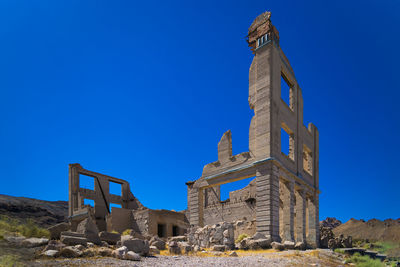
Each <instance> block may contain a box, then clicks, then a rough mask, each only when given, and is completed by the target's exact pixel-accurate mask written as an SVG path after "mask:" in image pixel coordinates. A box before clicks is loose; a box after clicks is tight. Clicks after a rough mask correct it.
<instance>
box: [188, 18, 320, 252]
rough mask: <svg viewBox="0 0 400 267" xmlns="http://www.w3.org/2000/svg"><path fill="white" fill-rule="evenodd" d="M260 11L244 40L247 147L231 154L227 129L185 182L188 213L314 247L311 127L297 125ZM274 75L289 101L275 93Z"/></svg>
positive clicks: (293, 91) (298, 98)
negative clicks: (212, 154)
mask: <svg viewBox="0 0 400 267" xmlns="http://www.w3.org/2000/svg"><path fill="white" fill-rule="evenodd" d="M270 17H271V13H270V12H265V13H263V14H261V15H260V16H258V17H257V18H256V19H255V20H254V21H253V23H252V24H251V26H250V28H249V32H248V44H249V46H250V47H251V50H252V51H253V53H254V58H253V61H252V63H251V66H250V70H249V105H250V108H251V109H252V110H254V116H253V118H252V119H251V123H250V130H249V151H248V152H244V153H240V154H237V155H232V136H231V132H230V131H228V132H226V133H224V135H223V136H222V138H221V141H220V142H219V144H218V161H216V162H212V163H210V164H207V165H205V166H204V169H203V174H202V176H201V177H200V178H199V179H198V180H196V181H192V182H188V183H187V186H188V210H187V216H188V219H189V222H190V224H191V225H193V226H203V225H206V224H213V223H217V222H219V221H218V220H221V219H222V220H224V221H235V220H239V219H243V218H245V219H246V220H248V221H251V220H255V221H256V227H257V232H260V233H262V234H265V235H267V236H269V237H271V239H272V240H274V241H298V242H305V241H306V242H307V244H308V245H309V246H311V247H317V246H318V240H319V232H318V231H319V230H318V194H319V189H318V187H319V185H318V180H319V176H318V159H319V148H318V143H319V141H318V138H319V137H318V130H317V128H316V127H315V126H314V125H313V124H312V123H310V124H309V125H308V127H307V128H306V127H305V126H304V125H303V97H302V93H301V89H300V87H299V85H298V83H297V81H296V78H295V76H294V72H293V69H292V67H291V66H290V63H289V61H288V59H287V58H286V56H285V54H284V53H283V51H282V49H281V47H280V46H279V33H278V31H277V29H276V28H275V27H274V26H273V25H272V23H271V20H270ZM281 80H282V81H284V82H286V83H287V84H288V87H289V88H290V92H289V95H290V103H288V104H286V102H284V101H283V100H282V98H281ZM281 131H285V132H286V133H287V134H288V136H289V140H288V143H289V153H288V155H286V154H284V153H282V152H281V151H282V150H281V143H282V142H281ZM250 177H256V178H255V180H254V181H253V182H251V183H250V185H249V186H248V188H245V189H243V191H242V192H237V191H236V192H231V194H230V199H229V200H227V201H224V202H221V201H220V185H221V184H225V183H230V182H233V181H237V180H241V179H245V178H250Z"/></svg>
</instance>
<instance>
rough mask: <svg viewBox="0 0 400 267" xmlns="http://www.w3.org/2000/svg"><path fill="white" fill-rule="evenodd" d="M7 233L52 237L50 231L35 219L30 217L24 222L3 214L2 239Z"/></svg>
mask: <svg viewBox="0 0 400 267" xmlns="http://www.w3.org/2000/svg"><path fill="white" fill-rule="evenodd" d="M6 234H14V235H23V236H25V237H50V233H49V231H48V230H47V229H44V228H41V227H39V226H37V225H36V224H35V222H34V221H33V220H30V219H28V220H26V222H22V221H18V220H16V219H12V218H9V217H7V216H5V215H1V216H0V239H1V237H4V236H5V235H6Z"/></svg>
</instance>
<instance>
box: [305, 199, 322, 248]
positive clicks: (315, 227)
mask: <svg viewBox="0 0 400 267" xmlns="http://www.w3.org/2000/svg"><path fill="white" fill-rule="evenodd" d="M307 208H308V235H307V244H308V245H309V246H310V247H313V248H317V247H318V246H319V222H318V196H317V195H316V194H314V195H313V196H308V197H307Z"/></svg>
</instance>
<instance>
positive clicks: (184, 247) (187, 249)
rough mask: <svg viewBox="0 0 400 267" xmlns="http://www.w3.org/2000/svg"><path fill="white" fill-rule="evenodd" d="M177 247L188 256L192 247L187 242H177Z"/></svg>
mask: <svg viewBox="0 0 400 267" xmlns="http://www.w3.org/2000/svg"><path fill="white" fill-rule="evenodd" d="M178 246H179V247H180V248H181V250H182V251H183V252H184V253H185V254H188V253H189V252H191V251H192V246H191V245H189V244H188V243H187V242H178Z"/></svg>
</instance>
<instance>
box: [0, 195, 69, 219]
mask: <svg viewBox="0 0 400 267" xmlns="http://www.w3.org/2000/svg"><path fill="white" fill-rule="evenodd" d="M0 215H7V216H9V217H11V218H16V219H20V220H26V219H32V220H33V221H34V222H35V223H37V224H38V225H39V226H41V227H48V226H50V225H53V224H56V223H60V222H63V221H65V220H66V219H67V216H68V202H67V201H45V200H38V199H33V198H25V197H13V196H7V195H1V194H0Z"/></svg>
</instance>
